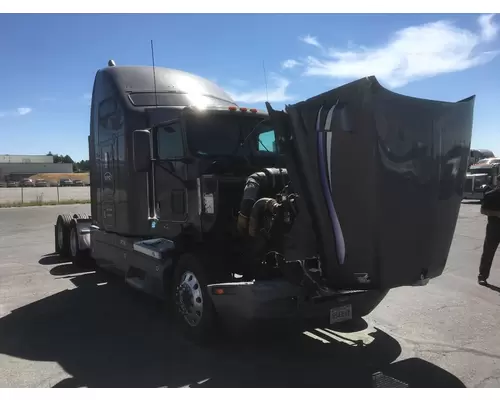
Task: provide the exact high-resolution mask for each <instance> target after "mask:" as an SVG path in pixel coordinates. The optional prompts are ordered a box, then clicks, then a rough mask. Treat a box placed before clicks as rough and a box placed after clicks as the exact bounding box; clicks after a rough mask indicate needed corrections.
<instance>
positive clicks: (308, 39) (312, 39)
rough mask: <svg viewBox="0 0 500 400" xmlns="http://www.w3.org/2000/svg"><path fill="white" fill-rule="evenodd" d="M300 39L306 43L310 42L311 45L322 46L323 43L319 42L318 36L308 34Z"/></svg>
mask: <svg viewBox="0 0 500 400" xmlns="http://www.w3.org/2000/svg"><path fill="white" fill-rule="evenodd" d="M299 40H301V41H303V42H304V43H307V44H310V45H311V46H315V47H318V48H321V47H322V46H321V44H320V43H319V42H318V39H317V38H316V36H311V35H306V36H302V37H300V38H299Z"/></svg>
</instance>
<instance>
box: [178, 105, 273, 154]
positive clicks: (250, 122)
mask: <svg viewBox="0 0 500 400" xmlns="http://www.w3.org/2000/svg"><path fill="white" fill-rule="evenodd" d="M186 134H187V140H188V144H189V148H190V150H191V152H192V153H193V154H195V155H198V156H230V155H236V154H238V155H243V154H245V155H246V154H249V153H250V152H251V151H252V149H253V150H254V151H255V150H256V151H258V152H276V151H277V147H276V145H275V136H274V130H273V129H272V126H271V124H270V122H269V121H268V120H263V119H262V117H257V116H256V117H250V116H244V117H242V116H241V115H240V116H238V115H219V116H214V115H213V114H211V115H210V114H200V115H193V116H191V117H190V118H188V119H187V121H186ZM243 140H246V141H245V146H243V148H242V149H240V147H239V146H240V143H241V142H242V141H243ZM242 153H243V154H242Z"/></svg>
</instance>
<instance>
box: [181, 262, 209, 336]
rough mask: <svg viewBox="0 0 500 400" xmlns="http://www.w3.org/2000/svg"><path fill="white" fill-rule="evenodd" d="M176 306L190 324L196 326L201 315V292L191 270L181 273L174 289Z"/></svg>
mask: <svg viewBox="0 0 500 400" xmlns="http://www.w3.org/2000/svg"><path fill="white" fill-rule="evenodd" d="M176 303H177V308H178V310H179V312H180V313H181V315H182V316H183V317H184V320H185V321H186V322H187V323H188V324H189V325H190V326H193V327H194V326H197V325H198V324H199V323H200V321H201V318H202V316H203V294H202V292H201V285H200V282H199V281H198V279H197V278H196V275H195V274H193V273H192V272H191V271H186V272H184V273H183V274H182V277H181V279H180V283H179V286H177V290H176Z"/></svg>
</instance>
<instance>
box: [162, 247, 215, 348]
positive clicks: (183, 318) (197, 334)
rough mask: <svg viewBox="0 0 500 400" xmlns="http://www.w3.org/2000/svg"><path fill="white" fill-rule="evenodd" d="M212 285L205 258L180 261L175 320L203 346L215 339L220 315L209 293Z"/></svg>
mask: <svg viewBox="0 0 500 400" xmlns="http://www.w3.org/2000/svg"><path fill="white" fill-rule="evenodd" d="M209 283H210V278H209V269H208V268H207V267H206V266H205V264H204V262H203V261H202V258H201V257H199V256H196V255H194V254H189V253H187V254H184V255H182V256H181V257H180V258H179V260H178V262H177V264H176V266H175V269H174V273H173V290H171V293H170V296H169V297H170V301H171V302H172V304H171V305H172V306H173V307H172V308H173V312H174V318H175V319H176V322H177V324H178V325H179V327H180V329H181V330H182V332H183V333H184V334H185V335H186V336H188V337H189V338H190V339H191V340H193V341H195V342H198V343H203V344H206V343H208V342H211V341H212V340H213V339H214V337H215V332H216V328H217V313H216V310H215V307H214V305H213V302H212V299H211V298H210V296H209V294H208V291H207V285H208V284H209ZM167 298H168V297H167Z"/></svg>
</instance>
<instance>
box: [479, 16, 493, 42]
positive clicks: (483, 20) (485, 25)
mask: <svg viewBox="0 0 500 400" xmlns="http://www.w3.org/2000/svg"><path fill="white" fill-rule="evenodd" d="M493 17H494V14H487V15H481V16H480V17H479V18H478V22H479V26H480V27H481V38H482V39H483V40H484V41H490V40H493V39H495V38H496V36H497V34H498V25H496V24H495V23H494V22H493Z"/></svg>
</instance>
